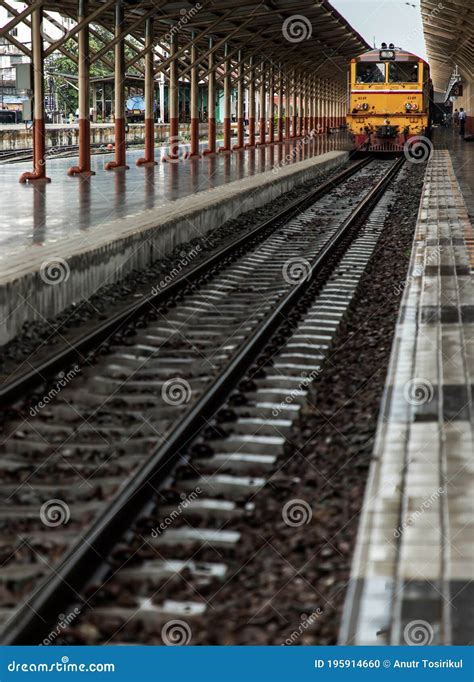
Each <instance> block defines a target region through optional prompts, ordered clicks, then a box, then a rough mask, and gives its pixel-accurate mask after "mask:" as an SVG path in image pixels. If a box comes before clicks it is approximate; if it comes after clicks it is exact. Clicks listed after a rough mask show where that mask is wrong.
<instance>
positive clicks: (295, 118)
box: [291, 71, 298, 137]
mask: <svg viewBox="0 0 474 682" xmlns="http://www.w3.org/2000/svg"><path fill="white" fill-rule="evenodd" d="M297 91H298V84H297V81H296V71H293V98H292V99H293V112H292V118H293V120H292V126H291V137H296V136H297V135H298V92H297Z"/></svg>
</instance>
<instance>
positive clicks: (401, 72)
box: [388, 62, 418, 83]
mask: <svg viewBox="0 0 474 682" xmlns="http://www.w3.org/2000/svg"><path fill="white" fill-rule="evenodd" d="M388 82H389V83H418V64H413V62H392V63H390V64H389V65H388Z"/></svg>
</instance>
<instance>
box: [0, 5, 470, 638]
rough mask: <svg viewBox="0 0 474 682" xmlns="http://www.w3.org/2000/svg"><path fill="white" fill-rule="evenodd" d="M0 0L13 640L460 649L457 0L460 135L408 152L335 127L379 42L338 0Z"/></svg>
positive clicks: (466, 61)
mask: <svg viewBox="0 0 474 682" xmlns="http://www.w3.org/2000/svg"><path fill="white" fill-rule="evenodd" d="M0 5H1V6H2V7H7V8H8V10H9V16H8V21H7V23H6V24H5V25H4V26H2V27H0V37H1V38H2V39H4V40H6V41H9V42H10V43H11V44H12V45H14V46H15V47H16V48H17V49H18V50H20V51H22V52H23V53H24V54H25V56H26V57H28V59H30V60H31V63H32V66H33V68H32V70H31V82H30V83H29V85H30V87H29V88H26V90H27V91H28V93H29V94H30V95H31V98H30V99H31V103H32V130H31V132H30V138H26V139H30V140H31V143H25V135H26V133H25V132H24V128H23V127H22V132H21V135H20V133H19V130H20V129H19V128H15V125H13V126H9V128H8V131H7V130H6V129H5V135H7V134H8V135H10V136H11V135H13V138H15V135H16V134H17V132H18V136H19V137H21V139H22V140H23V141H22V142H21V143H19V142H18V140H16V141H14V142H13V143H12V142H9V145H10V146H9V147H8V146H5V144H4V142H3V138H2V143H1V144H2V145H3V146H2V149H1V151H0V244H1V248H0V309H1V318H2V325H1V337H0V343H1V356H0V360H1V364H0V374H1V387H0V402H1V404H2V422H1V423H2V446H1V447H2V455H1V457H0V467H1V471H2V476H1V482H0V490H1V499H0V519H1V526H2V531H3V532H2V538H1V540H0V547H1V561H0V625H1V629H2V642H3V643H4V644H7V645H11V644H47V645H60V644H75V645H91V644H98V645H105V644H147V645H179V644H213V645H214V644H218V645H232V644H243V645H255V644H262V645H266V644H272V645H308V644H311V645H327V644H331V645H333V644H340V645H344V644H351V645H353V644H355V645H386V644H389V645H405V644H406V645H419V644H421V645H438V644H440V645H469V644H472V643H473V622H474V619H473V617H472V616H473V611H474V588H473V583H472V578H473V575H472V574H473V566H474V543H473V530H474V509H473V492H474V468H473V453H474V447H473V433H472V426H473V406H472V400H473V397H472V396H473V394H472V381H473V380H472V377H473V375H474V295H473V294H474V291H473V280H472V276H473V269H474V233H473V227H472V226H473V220H474V200H473V196H474V194H473V193H474V186H473V185H474V182H473V177H474V174H473V168H474V145H473V143H472V142H471V141H470V138H471V137H472V136H473V135H474V123H473V117H472V112H473V111H474V102H473V100H472V93H473V92H474V85H473V78H474V74H473V73H472V44H473V36H472V20H471V18H470V17H471V16H472V10H471V9H470V6H469V3H468V0H456V1H455V0H446V1H445V2H443V3H438V4H435V3H434V2H432V1H431V0H422V1H421V9H422V17H423V22H424V23H423V29H424V33H425V39H426V46H427V52H428V61H429V64H430V69H431V78H432V80H433V85H434V88H435V91H437V92H439V93H444V94H445V99H446V101H447V100H448V99H449V97H450V96H451V93H452V92H454V90H453V87H456V88H457V90H456V92H457V93H458V95H457V98H456V100H455V106H457V107H459V108H460V107H463V109H464V110H465V111H466V112H467V113H468V116H467V119H466V121H465V126H464V134H463V135H461V134H459V132H460V131H459V130H458V128H449V127H446V128H444V127H441V126H437V127H435V128H434V130H433V134H432V137H431V139H428V138H423V139H422V140H421V142H420V146H419V147H416V148H413V149H414V151H412V152H410V153H407V152H406V151H403V152H402V153H401V154H398V155H396V156H388V155H378V156H375V155H368V154H363V155H360V154H358V155H355V154H354V153H353V151H354V150H353V142H352V140H351V138H350V136H349V135H348V133H347V131H346V126H345V115H346V113H347V110H348V107H349V94H350V93H348V88H347V68H348V64H349V62H350V60H351V59H354V58H355V57H357V56H359V55H361V54H363V53H366V52H367V51H369V50H371V49H372V46H370V45H368V44H367V42H366V41H365V39H364V38H363V37H362V36H361V35H360V34H359V33H358V32H357V31H356V30H355V29H354V28H353V27H352V26H351V25H350V24H349V22H348V21H347V20H346V19H345V18H344V17H343V16H342V15H341V14H340V13H339V12H338V11H336V9H334V7H332V6H331V4H330V3H329V2H328V0H322V2H318V3H314V2H312V1H309V0H301V2H298V1H294V2H289V0H272V1H271V2H269V3H265V4H259V3H257V2H255V0H241V1H240V2H239V3H237V2H235V0H212V1H209V0H201V2H199V3H194V2H186V1H185V0H179V1H178V2H173V3H168V2H166V1H165V2H161V1H160V2H157V1H153V2H152V1H151V0H150V1H148V0H143V1H139V0H138V1H133V2H132V1H130V2H126V1H125V0H102V1H99V0H79V1H78V2H76V1H75V0H62V1H61V2H55V1H53V0H46V1H42V0H31V2H29V3H23V4H22V5H21V7H20V6H19V3H13V2H10V0H0ZM463 14H465V16H466V17H467V18H466V20H465V21H463V22H462V24H461V23H460V21H459V18H460V16H463ZM60 17H63V18H64V19H67V28H65V27H64V24H63V23H62V22H61V21H60ZM20 25H23V26H26V27H27V28H28V29H29V30H30V31H31V43H30V44H29V45H25V44H23V43H20V42H19V41H18V40H17V38H16V37H15V36H16V33H15V29H17V28H18V26H20ZM104 36H106V38H104ZM92 38H94V39H95V40H94V42H93V41H92ZM92 43H93V44H94V49H92V48H91V45H92ZM58 51H59V52H60V53H61V54H62V55H63V56H64V57H67V58H68V59H69V60H71V61H72V62H73V63H74V64H75V65H76V66H77V79H76V81H75V83H76V87H77V94H78V121H77V124H71V125H68V126H67V125H63V126H61V125H59V128H58V124H54V126H53V124H51V125H49V124H47V123H46V122H45V121H46V110H45V107H46V104H45V103H46V102H47V97H46V96H45V95H46V93H45V72H46V68H47V58H48V56H50V55H52V54H54V53H55V52H58ZM97 63H103V64H105V67H107V68H108V69H109V70H110V74H109V76H108V77H107V79H108V80H107V83H108V84H109V87H112V86H113V87H112V93H113V96H112V99H111V106H112V105H113V122H112V123H107V124H106V123H105V122H104V123H103V124H102V123H100V124H99V123H97V122H96V119H97V111H99V104H98V98H97V89H96V88H95V87H94V88H92V87H91V81H92V82H93V77H92V75H91V66H92V65H93V64H97ZM132 72H133V78H136V79H137V80H139V81H140V83H141V84H142V88H143V94H144V102H145V111H144V121H143V123H138V124H129V123H128V122H127V120H126V110H125V101H126V99H125V85H126V83H127V79H130V78H131V75H130V74H131V73H132ZM104 78H105V77H104ZM104 82H105V80H104ZM134 82H135V81H134ZM158 82H160V83H161V86H160V87H161V89H160V88H158V85H157V83H158ZM461 85H462V88H460V86H461ZM157 90H159V92H160V97H161V99H160V100H159V101H160V102H161V109H162V113H163V116H162V117H161V118H164V119H165V120H161V121H160V122H157V121H156V117H157V114H156V107H157V104H156V97H157ZM104 92H105V86H104ZM93 93H94V94H93ZM104 98H105V95H104ZM91 103H92V108H93V109H94V111H95V114H93V115H91ZM100 106H101V108H100V111H104V112H105V111H106V109H107V107H106V104H105V99H104V102H103V103H102V105H100ZM159 106H160V105H159ZM91 118H92V120H91ZM94 119H95V120H94ZM204 119H205V120H204ZM58 130H59V132H58ZM2 135H3V133H2V131H1V126H0V137H1V136H2ZM13 138H11V139H13ZM110 147H111V148H110ZM2 154H3V158H1V155H2Z"/></svg>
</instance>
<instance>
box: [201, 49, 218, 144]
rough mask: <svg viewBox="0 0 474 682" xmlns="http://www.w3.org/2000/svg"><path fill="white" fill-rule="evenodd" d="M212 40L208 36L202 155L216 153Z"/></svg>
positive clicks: (214, 75)
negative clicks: (207, 69)
mask: <svg viewBox="0 0 474 682" xmlns="http://www.w3.org/2000/svg"><path fill="white" fill-rule="evenodd" d="M213 46H214V44H213V40H212V38H209V57H208V60H209V61H208V64H209V75H208V77H207V136H208V141H207V149H205V150H204V151H203V155H204V156H209V155H212V156H214V155H215V153H216V71H215V66H214V51H213V49H212V48H213Z"/></svg>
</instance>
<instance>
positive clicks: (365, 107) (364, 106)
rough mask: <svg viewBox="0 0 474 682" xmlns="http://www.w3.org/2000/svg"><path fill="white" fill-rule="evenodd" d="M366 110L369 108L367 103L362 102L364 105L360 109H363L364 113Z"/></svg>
mask: <svg viewBox="0 0 474 682" xmlns="http://www.w3.org/2000/svg"><path fill="white" fill-rule="evenodd" d="M368 108H369V105H368V103H367V102H364V104H363V105H362V109H363V110H364V111H367V109H368Z"/></svg>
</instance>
